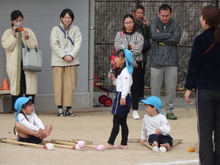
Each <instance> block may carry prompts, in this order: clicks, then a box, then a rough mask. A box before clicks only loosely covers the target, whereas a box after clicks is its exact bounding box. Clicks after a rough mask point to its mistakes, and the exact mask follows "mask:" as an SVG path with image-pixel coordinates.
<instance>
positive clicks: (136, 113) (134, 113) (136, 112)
mask: <svg viewBox="0 0 220 165" xmlns="http://www.w3.org/2000/svg"><path fill="white" fill-rule="evenodd" d="M132 116H133V118H134V120H139V119H140V116H139V114H138V111H133V113H132Z"/></svg>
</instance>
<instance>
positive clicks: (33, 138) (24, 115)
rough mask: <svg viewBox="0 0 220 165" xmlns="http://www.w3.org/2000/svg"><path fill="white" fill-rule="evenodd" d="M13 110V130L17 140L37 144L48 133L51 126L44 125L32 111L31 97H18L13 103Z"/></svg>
mask: <svg viewBox="0 0 220 165" xmlns="http://www.w3.org/2000/svg"><path fill="white" fill-rule="evenodd" d="M14 108H15V110H16V111H17V112H16V114H15V120H16V123H15V132H16V134H17V135H18V141H21V142H27V143H36V144H39V143H41V141H42V140H43V139H44V138H46V137H47V136H49V135H50V133H51V130H52V126H51V125H50V124H49V125H46V126H44V125H43V123H42V121H41V120H40V118H38V116H37V115H36V113H35V112H34V104H33V103H32V97H19V98H18V99H17V100H16V102H15V105H14Z"/></svg>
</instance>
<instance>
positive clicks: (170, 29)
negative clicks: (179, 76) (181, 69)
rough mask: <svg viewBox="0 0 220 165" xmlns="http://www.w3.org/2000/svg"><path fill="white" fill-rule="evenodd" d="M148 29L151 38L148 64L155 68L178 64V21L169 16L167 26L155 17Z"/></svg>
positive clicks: (179, 29)
mask: <svg viewBox="0 0 220 165" xmlns="http://www.w3.org/2000/svg"><path fill="white" fill-rule="evenodd" d="M150 29H151V39H152V43H151V59H150V60H151V62H150V66H151V67H155V68H160V67H163V66H178V52H177V44H178V43H179V42H180V39H181V28H180V24H179V22H178V21H176V20H175V19H173V18H171V19H170V21H169V22H168V24H167V26H164V24H163V23H162V22H161V20H160V18H159V17H157V18H155V19H153V20H152V21H151V24H150ZM156 29H158V30H159V32H157V31H156Z"/></svg>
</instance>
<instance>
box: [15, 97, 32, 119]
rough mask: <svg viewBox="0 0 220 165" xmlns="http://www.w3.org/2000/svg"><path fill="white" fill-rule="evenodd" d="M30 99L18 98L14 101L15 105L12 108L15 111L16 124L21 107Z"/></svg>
mask: <svg viewBox="0 0 220 165" xmlns="http://www.w3.org/2000/svg"><path fill="white" fill-rule="evenodd" d="M31 99H32V97H31V96H30V97H19V98H18V99H17V100H16V101H15V105H14V108H15V110H16V111H17V112H16V114H15V120H16V122H18V114H19V113H20V112H21V110H22V105H23V104H25V103H27V102H28V101H29V100H31Z"/></svg>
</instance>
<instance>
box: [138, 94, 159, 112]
mask: <svg viewBox="0 0 220 165" xmlns="http://www.w3.org/2000/svg"><path fill="white" fill-rule="evenodd" d="M141 101H142V102H143V103H144V104H147V105H153V106H155V107H156V109H157V111H158V112H159V113H162V114H163V112H162V111H161V106H162V102H161V100H160V99H159V98H158V97H157V96H150V97H148V98H147V99H143V100H141Z"/></svg>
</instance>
